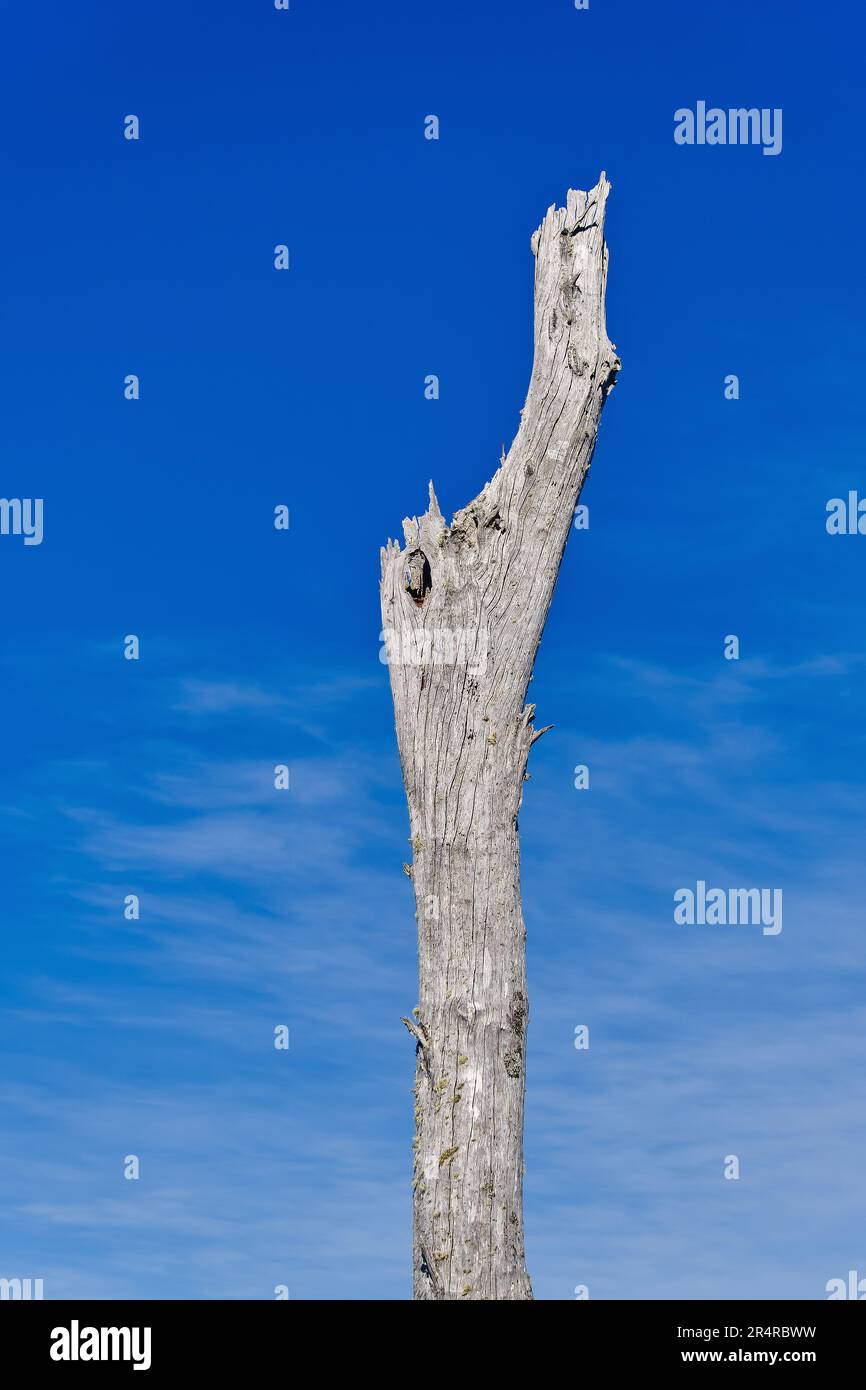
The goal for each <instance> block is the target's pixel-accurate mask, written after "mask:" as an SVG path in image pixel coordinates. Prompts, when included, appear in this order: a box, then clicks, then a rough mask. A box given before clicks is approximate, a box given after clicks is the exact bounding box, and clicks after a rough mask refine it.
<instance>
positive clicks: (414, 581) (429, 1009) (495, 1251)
mask: <svg viewBox="0 0 866 1390" xmlns="http://www.w3.org/2000/svg"><path fill="white" fill-rule="evenodd" d="M609 191H610V185H609V184H608V183H607V180H606V178H605V176H604V174H602V175H601V177H600V179H599V182H598V184H597V185H596V187H595V188H593V189H592V190H591V191H590V192H589V193H582V192H577V191H574V190H570V191H569V193H568V197H567V200H566V205H565V207H564V208H556V207H551V208H550V209H549V210H548V212H547V214H546V216H545V218H544V221H543V222H542V224H541V226H540V227H539V229H538V230H537V231H536V233H535V235H534V236H533V237H532V242H531V246H532V251H533V254H534V256H535V356H534V363H533V369H532V379H531V382H530V386H529V391H528V394H527V397H526V403H525V405H524V408H523V411H522V412H521V423H520V428H519V430H518V433H517V436H516V438H515V440H514V442H513V444H512V446H511V448H510V449H509V451H508V454H507V456H503V458H502V460H501V462H500V466H499V468H498V470H497V472H496V473H495V475H494V476H493V478H492V479H491V480H490V482H488V483H487V484H486V485H485V487H484V488H483V489H482V491H481V492H480V493H479V495H478V496H477V497H476V498H475V499H474V501H472V502H470V503H469V504H468V505H467V506H465V507H463V508H462V510H460V511H459V512H457V513H456V515H455V516H454V519H453V521H452V522H451V525H450V526H447V525H446V523H445V520H444V518H443V517H442V515H441V513H440V510H439V506H438V503H437V501H436V497H435V493H434V491H433V485H432V483H431V484H430V504H429V507H428V508H427V511H426V512H425V513H424V515H423V516H421V517H413V518H411V519H408V518H407V519H406V520H404V522H403V531H404V537H405V544H404V547H403V548H402V549H401V547H400V545H399V544H398V543H397V542H393V541H389V542H388V545H387V546H386V547H385V548H384V549H383V550H382V552H381V554H382V580H381V599H382V622H383V627H384V629H385V636H386V642H387V644H388V653H389V669H390V677H391V689H392V694H393V699H394V713H395V722H396V729H397V742H398V746H399V750H400V760H401V764H402V769H403V778H404V782H405V787H406V797H407V800H408V805H409V823H410V839H411V842H412V849H413V861H412V864H411V865H406V866H404V867H405V868H406V871H407V872H408V873H409V875H410V877H411V879H412V882H413V886H414V891H415V906H416V917H417V922H418V950H419V976H420V994H419V1006H418V1009H417V1011H416V1015H415V1018H414V1023H413V1024H411V1025H410V1032H411V1034H412V1036H413V1037H414V1039H415V1050H416V1075H415V1097H416V1100H415V1140H414V1150H415V1155H414V1173H413V1180H412V1181H413V1190H414V1201H413V1211H414V1237H413V1245H414V1248H413V1271H414V1273H413V1289H414V1296H415V1298H418V1299H434V1300H437V1299H461V1298H465V1299H469V1300H472V1299H530V1298H531V1297H532V1290H531V1286H530V1281H529V1276H528V1274H527V1272H526V1267H525V1260H524V1242H523V1201H522V1186H523V1101H524V1087H525V1080H524V1077H525V1059H526V1028H527V1021H528V1002H527V990H526V964H525V929H524V924H523V914H522V910H521V902H520V854H519V842H518V833H517V813H518V810H519V808H520V804H521V800H522V794H523V783H524V775H525V773H526V764H527V757H528V754H529V749H530V747H531V746H532V744H533V742H534V741H535V739H536V738H538V737H539V735H540V733H542V732H544V730H537V729H535V728H534V722H533V721H534V715H535V707H534V705H525V704H524V699H525V696H526V691H527V686H528V683H529V679H530V677H531V674H532V667H533V663H534V660H535V654H536V651H537V649H538V644H539V641H540V639H541V633H542V630H543V628H544V622H545V619H546V617H547V611H548V608H549V606H550V601H551V597H552V594H553V588H554V585H555V583H556V577H557V574H558V573H559V567H560V564H561V561H562V554H563V550H564V548H565V543H566V540H567V538H568V534H569V529H570V526H571V520H572V516H573V513H574V508H575V506H576V503H577V499H578V497H579V495H580V489H581V487H582V484H583V480H584V478H585V477H586V473H587V470H588V468H589V465H590V461H591V458H592V453H593V449H594V446H595V439H596V433H597V430H598V423H599V418H600V415H601V411H602V407H603V405H604V402H605V399H606V397H607V394H608V392H609V391H610V389H611V387H612V386H613V384H614V381H615V379H616V374H617V372H618V370H619V366H620V363H619V359H618V358H617V355H616V352H615V350H614V347H613V344H612V343H611V342H610V341H609V339H608V337H607V332H606V328H605V313H604V298H605V283H606V277H607V249H606V245H605V240H604V217H605V205H606V202H607V197H608V193H609ZM406 1022H407V1024H409V1022H410V1021H408V1020H406Z"/></svg>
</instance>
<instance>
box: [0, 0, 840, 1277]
mask: <svg viewBox="0 0 866 1390" xmlns="http://www.w3.org/2000/svg"><path fill="white" fill-rule="evenodd" d="M2 33H3V43H2V45H0V52H2V59H0V62H2V66H3V81H2V83H0V108H2V126H3V131H4V139H3V142H2V144H3V152H4V171H3V181H4V191H5V194H6V216H5V218H4V225H3V230H2V234H0V235H2V238H3V242H4V246H3V265H4V270H5V275H4V295H3V299H4V308H3V332H2V334H0V351H2V393H3V412H2V426H3V435H4V448H3V469H2V474H3V476H2V486H0V492H2V494H3V496H5V497H8V498H12V497H42V498H44V506H45V536H44V541H43V543H42V544H41V545H40V546H32V547H25V546H24V545H23V544H22V541H21V538H20V537H14V536H0V578H2V582H3V592H4V594H5V596H6V602H5V603H4V612H3V623H2V640H0V701H2V714H3V729H4V738H3V745H4V747H3V753H4V756H3V778H2V792H0V817H2V845H3V850H4V864H3V873H2V924H3V934H2V939H3V969H2V972H0V1040H2V1052H3V1058H4V1066H3V1074H2V1078H0V1104H2V1115H3V1126H2V1129H3V1139H2V1143H0V1190H2V1193H3V1199H2V1204H0V1275H3V1276H6V1277H13V1276H18V1277H42V1278H44V1280H45V1292H46V1296H47V1297H76V1296H99V1297H119V1298H128V1297H129V1298H131V1297H142V1298H151V1297H203V1298H211V1297H229V1298H234V1297H242V1298H269V1297H271V1296H272V1294H273V1288H274V1285H275V1284H278V1283H284V1284H287V1285H288V1287H289V1289H290V1291H291V1296H292V1298H328V1299H330V1298H333V1299H352V1298H370V1297H381V1298H389V1299H392V1298H393V1299H401V1298H405V1297H408V1296H409V1292H410V1270H409V1254H408V1251H409V1222H410V1189H409V1177H410V1169H411V1156H410V1142H411V1104H410V1087H411V1085H412V1081H413V1057H412V1049H411V1043H410V1040H409V1039H408V1035H407V1034H406V1033H405V1031H404V1030H403V1029H402V1028H401V1026H400V1023H399V1017H400V1015H401V1014H403V1013H406V1012H407V1010H408V1009H410V1008H411V1007H412V1005H413V1004H414V1003H415V1002H416V976H415V941H414V916H413V909H412V902H411V890H410V885H409V883H408V880H407V879H406V878H405V877H404V875H403V874H402V872H401V867H400V866H401V863H402V860H403V859H404V858H405V857H407V844H406V842H407V837H408V826H407V820H406V814H405V808H404V802H403V793H402V784H401V779H400V773H399V767H398V763H397V757H396V750H395V746H394V741H393V730H392V715H391V706H390V695H389V691H388V687H387V672H386V670H385V668H384V667H383V666H382V665H381V664H380V662H379V659H378V657H379V642H378V633H379V628H380V621H379V613H378V568H379V559H378V550H379V546H380V545H381V544H382V543H384V541H385V540H386V539H387V537H388V536H395V535H398V534H399V531H400V520H401V518H402V517H403V516H404V515H406V514H407V513H409V514H410V515H411V514H412V513H413V512H416V511H418V510H419V509H422V508H423V507H424V506H425V505H426V488H427V481H428V479H429V478H433V480H434V481H435V484H436V489H437V493H438V496H439V499H440V502H441V504H442V508H443V511H446V512H449V513H450V512H451V511H453V510H454V509H455V508H456V507H458V506H460V505H462V504H463V503H465V502H466V501H467V500H469V498H470V497H472V496H474V495H475V493H476V492H477V491H478V490H479V489H480V487H481V486H482V484H483V482H484V481H485V480H486V479H487V478H488V477H489V476H490V475H491V473H492V472H493V471H494V469H495V466H496V462H497V460H498V457H499V452H500V446H501V444H502V442H503V441H504V442H505V444H506V446H507V445H508V444H509V443H510V440H511V438H512V437H513V435H514V433H515V431H516V428H517V422H518V411H519V409H520V406H521V405H522V403H523V397H524V394H525V389H526V385H527V381H528V374H529V369H530V365H531V360H530V359H531V343H532V338H531V315H532V257H531V254H530V250H529V238H530V235H531V233H532V231H533V230H534V229H535V227H536V226H537V225H538V223H539V222H540V220H541V218H542V216H543V214H544V212H545V210H546V208H547V207H548V206H549V205H550V204H551V203H554V202H557V203H560V202H562V201H563V199H564V196H565V192H566V190H567V188H568V187H569V186H573V187H583V188H586V187H589V186H591V185H592V184H593V183H594V182H595V181H596V178H597V176H598V173H599V171H600V170H601V169H602V168H604V169H606V171H607V173H608V176H609V178H610V179H611V182H612V184H613V192H612V194H611V198H610V200H609V203H608V217H607V235H608V241H609V245H610V252H611V264H610V274H609V283H608V331H609V333H610V336H611V338H612V339H613V341H614V342H615V343H616V345H617V348H618V350H619V352H620V355H621V357H622V360H623V370H622V373H621V376H620V380H619V383H618V385H617V388H616V390H615V392H614V393H613V395H612V396H611V398H610V400H609V402H608V405H607V407H606V410H605V416H604V420H603V423H602V430H601V434H600V439H599V445H598V449H597V451H596V457H595V462H594V464H593V470H592V477H591V479H590V480H589V482H588V483H587V485H586V488H585V490H584V494H583V498H582V500H583V501H584V502H585V503H587V504H588V505H589V508H590V529H589V530H588V531H587V532H582V533H574V534H573V536H572V539H571V542H570V544H569V547H568V550H567V552H566V556H565V560H564V564H563V569H562V573H561V576H560V581H559V584H558V587H557V591H556V594H555V597H554V603H553V607H552V610H551V616H550V620H549V623H548V627H547V631H546V633H545V637H544V640H543V643H542V648H541V654H540V657H539V660H538V662H537V664H536V670H535V679H534V681H533V687H532V698H533V699H534V700H535V702H536V703H537V705H538V723H539V725H540V724H542V723H551V722H552V723H554V724H555V725H556V729H555V732H552V733H551V734H549V735H547V736H546V737H545V738H544V739H543V740H542V741H541V742H540V744H539V745H538V747H537V748H536V749H535V750H534V752H533V755H532V762H531V772H532V780H531V782H530V783H528V784H527V789H526V795H525V798H524V806H523V811H522V813H521V832H522V837H523V885H524V909H525V915H526V919H527V931H528V967H529V983H530V1008H531V1024H530V1035H529V1056H528V1081H527V1085H528V1090H527V1132H526V1162H527V1173H526V1218H527V1258H528V1263H529V1268H530V1272H531V1274H532V1276H533V1282H534V1287H535V1292H536V1296H537V1297H540V1298H548V1299H549V1298H553V1299H563V1298H570V1297H572V1296H573V1289H574V1287H575V1285H577V1284H587V1285H588V1286H589V1288H590V1295H591V1297H593V1298H596V1297H597V1298H605V1297H606V1298H646V1297H690V1298H711V1297H718V1298H726V1297H741V1298H750V1297H758V1298H760V1297H796V1298H820V1297H822V1296H824V1287H825V1284H826V1282H827V1280H828V1279H830V1278H833V1277H840V1276H841V1277H844V1276H845V1274H846V1272H847V1271H848V1269H850V1268H857V1269H859V1271H860V1273H861V1275H866V1220H864V1218H866V1194H864V1188H863V1183H862V1155H863V1146H864V1140H866V1122H864V1104H863V1076H864V1073H866V1032H864V1023H866V1003H864V989H863V986H864V953H863V947H862V939H863V902H864V898H866V867H864V857H863V829H864V811H866V796H864V756H863V754H864V732H866V728H864V713H863V710H864V700H863V693H864V663H866V646H864V639H863V633H864V616H866V613H864V609H866V588H864V583H863V565H864V561H866V539H864V538H863V537H861V536H856V537H830V536H828V535H827V533H826V529H825V516H826V510H825V509H826V503H827V501H828V499H830V498H832V497H836V496H843V497H844V496H847V493H848V491H849V490H850V489H858V488H859V490H860V492H861V495H862V494H866V471H864V466H863V455H862V438H863V416H864V405H863V392H862V388H861V381H862V375H863V356H864V348H863V344H862V333H861V332H860V324H861V323H862V321H863V310H864V304H863V299H864V293H863V277H862V272H861V267H862V245H863V236H864V226H863V223H864V206H866V202H864V192H863V184H862V178H861V176H860V172H859V171H860V168H861V165H862V150H861V130H862V108H861V105H860V102H861V100H862V98H861V96H860V83H861V72H860V66H861V64H860V56H859V55H860V53H861V51H862V41H863V26H862V19H861V17H860V15H859V12H858V11H857V10H856V9H852V8H851V7H850V6H848V5H843V4H841V3H840V2H839V0H826V2H825V3H824V4H822V5H820V6H816V5H813V4H806V3H791V4H787V5H785V6H763V7H756V6H754V5H753V4H747V3H745V0H731V3H728V4H727V5H725V6H724V7H699V6H695V5H693V4H690V3H686V0H671V3H665V4H653V5H650V4H638V3H636V0H630V2H629V3H626V2H625V0H591V5H590V9H589V10H588V11H586V12H577V11H575V10H574V8H573V6H571V5H570V4H569V3H568V0H533V3H531V4H530V3H516V0H510V3H496V4H494V3H492V2H491V0H473V3H472V4H471V5H467V4H465V3H457V0H440V3H438V4H436V5H434V6H422V5H417V4H409V5H407V4H405V3H396V0H381V3H379V4H378V5H376V6H358V5H354V4H349V3H347V0H339V3H327V4H326V3H317V4H313V3H311V0H292V4H291V9H290V11H289V12H288V13H279V12H276V11H274V9H273V7H272V5H270V4H269V3H268V0H255V3H253V2H252V0H245V3H243V4H241V3H240V0H238V2H237V3H221V2H220V0H184V3H182V4H177V3H172V4H169V3H167V0H165V2H163V0H155V2H154V3H150V4H149V5H147V6H146V7H140V8H136V7H124V6H117V5H109V4H108V3H103V2H102V0H100V2H99V3H90V4H87V5H85V6H83V7H75V8H73V7H69V6H67V5H62V4H60V3H57V0H50V2H49V3H47V4H44V5H41V6H39V7H38V8H37V9H34V8H33V7H15V8H14V11H13V9H12V7H7V12H6V13H5V14H4V15H3V19H2ZM698 100H706V101H707V102H708V103H709V104H711V105H712V104H717V105H718V106H721V107H725V108H726V107H729V106H757V107H769V108H777V107H779V108H781V109H782V110H783V113H784V145H783V150H782V153H781V154H780V155H779V156H777V157H775V158H766V157H763V156H762V154H761V151H760V149H758V148H753V147H725V148H710V147H706V146H704V147H697V146H696V147H682V146H677V145H676V144H675V143H674V140H673V128H674V111H675V110H676V109H677V108H680V107H686V106H691V107H693V106H694V105H695V103H696V102H697V101H698ZM129 113H136V114H138V115H139V117H140V120H141V139H140V140H139V141H138V142H130V141H126V140H124V139H123V118H124V116H126V115H127V114H129ZM429 113H435V114H437V115H438V116H439V119H440V122H441V134H440V139H439V140H438V141H427V140H425V139H424V138H423V124H424V117H425V116H426V115H427V114H429ZM278 243H285V244H287V245H288V246H289V248H290V255H291V269H290V270H289V271H288V272H286V273H278V272H276V271H275V270H274V268H273V248H274V246H275V245H276V244H278ZM130 372H134V373H137V374H139V375H140V379H141V399H140V400H138V401H135V402H130V401H126V400H124V397H123V379H124V377H125V376H126V374H127V373H130ZM428 373H436V374H437V375H438V376H439V378H440V383H441V397H440V399H439V400H438V401H427V400H425V399H424V394H423V383H424V378H425V376H426V375H427V374H428ZM729 373H736V374H737V375H738V377H739V380H740V399H739V400H737V401H727V400H725V398H724V392H723V385H724V378H725V376H726V375H728V374H729ZM278 503H285V504H286V505H288V506H289V508H290V510H291V527H290V530H289V531H288V532H286V533H282V532H276V531H275V530H274V529H273V526H272V514H273V508H274V506H275V505H276V504H278ZM128 633H136V634H138V635H139V636H140V638H141V659H140V661H138V662H137V663H136V662H127V661H124V660H123V655H122V651H123V638H124V636H125V635H126V634H128ZM728 633H736V634H738V635H739V637H740V641H741V657H740V660H739V661H738V662H729V661H725V660H724V659H723V655H722V647H723V638H724V636H725V635H726V634H728ZM278 762H285V763H287V764H288V765H289V767H290V769H291V789H290V791H288V792H285V793H280V792H276V791H275V790H274V788H273V778H272V770H273V767H274V765H275V764H276V763H278ZM577 763H586V764H588V765H589V767H590V775H591V785H590V789H589V790H588V791H586V792H577V791H576V790H575V789H574V787H573V769H574V767H575V765H576V764H577ZM699 879H703V880H705V881H707V882H708V883H713V884H719V885H722V886H725V887H727V886H751V885H761V886H768V887H781V888H782V890H783V893H784V927H783V931H782V932H781V934H780V935H779V936H777V937H765V936H763V935H762V934H761V932H760V930H759V929H757V928H754V927H742V928H733V927H726V928H709V927H693V928H688V927H682V926H677V925H675V924H674V921H673V893H674V892H675V890H676V889H677V888H678V887H680V886H682V885H690V884H691V885H694V884H695V883H696V882H697V880H699ZM128 893H138V894H140V896H141V904H142V909H141V919H140V920H139V921H138V922H127V921H125V920H124V917H123V899H124V897H125V895H126V894H128ZM280 1023H285V1024H287V1025H288V1027H289V1029H290V1033H291V1047H290V1050H289V1051H288V1052H286V1053H283V1052H277V1051H275V1050H274V1048H273V1046H272V1037H273V1028H274V1026H275V1025H277V1024H280ZM581 1023H585V1024H588V1025H589V1026H590V1037H591V1045H590V1049H589V1051H588V1052H577V1051H576V1050H575V1049H574V1047H573V1035H574V1028H575V1026H576V1025H578V1024H581ZM130 1153H135V1154H137V1155H138V1156H139V1158H140V1162H141V1177H140V1179H139V1181H138V1182H128V1181H125V1180H124V1178H123V1159H124V1156H125V1155H127V1154H130ZM730 1153H734V1154H737V1155H738V1156H739V1158H740V1163H741V1178H740V1180H739V1181H738V1182H730V1181H725V1180H724V1179H723V1177H722V1167H723V1159H724V1156H725V1155H727V1154H730Z"/></svg>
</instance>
